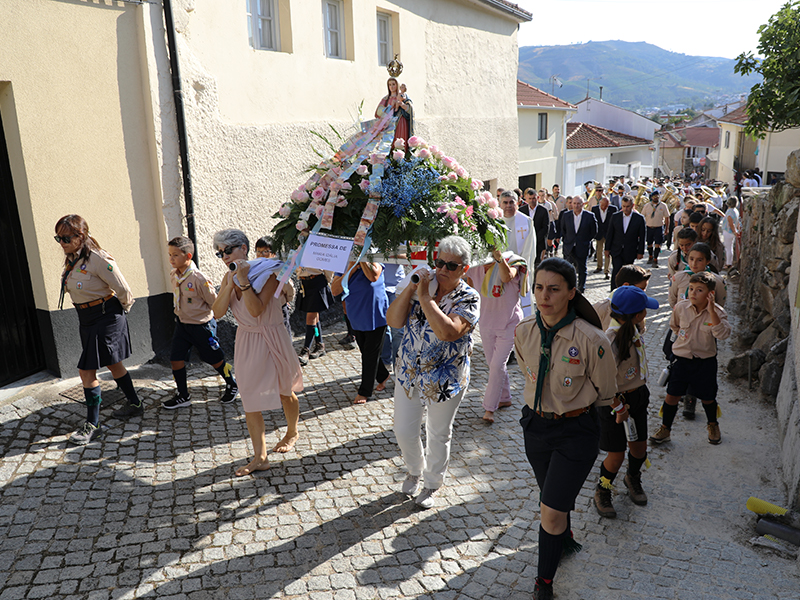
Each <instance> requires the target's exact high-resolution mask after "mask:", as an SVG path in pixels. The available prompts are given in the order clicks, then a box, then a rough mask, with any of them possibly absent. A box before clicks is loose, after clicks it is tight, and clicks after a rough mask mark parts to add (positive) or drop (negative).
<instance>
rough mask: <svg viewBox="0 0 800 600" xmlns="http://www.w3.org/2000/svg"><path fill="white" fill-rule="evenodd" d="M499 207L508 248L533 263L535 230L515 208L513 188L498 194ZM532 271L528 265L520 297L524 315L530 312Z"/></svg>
mask: <svg viewBox="0 0 800 600" xmlns="http://www.w3.org/2000/svg"><path fill="white" fill-rule="evenodd" d="M500 208H502V209H503V220H504V221H505V223H506V227H508V233H507V234H506V236H507V239H508V249H509V250H511V251H512V252H513V253H514V254H518V255H519V256H521V257H522V258H524V259H525V262H526V264H528V265H533V264H534V262H535V261H536V232H535V230H534V227H533V222H532V221H531V219H530V218H529V217H527V216H525V215H523V214H522V213H521V212H519V211H518V210H517V194H516V192H514V191H513V190H506V191H505V192H503V193H502V194H500ZM533 271H534V269H533V268H532V267H531V266H529V267H528V275H527V277H528V278H529V279H528V283H529V285H528V290H529V291H528V295H527V297H525V298H520V305H521V306H522V314H523V315H525V316H526V317H527V316H529V315H530V314H531V294H530V290H531V289H532V288H533Z"/></svg>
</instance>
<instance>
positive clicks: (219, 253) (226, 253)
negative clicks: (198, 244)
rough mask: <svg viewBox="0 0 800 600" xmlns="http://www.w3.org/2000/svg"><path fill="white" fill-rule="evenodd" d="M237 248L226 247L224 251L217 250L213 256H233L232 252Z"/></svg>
mask: <svg viewBox="0 0 800 600" xmlns="http://www.w3.org/2000/svg"><path fill="white" fill-rule="evenodd" d="M238 247H239V246H228V247H227V248H225V249H224V250H217V251H216V252H214V254H216V255H217V258H222V257H223V256H230V255H231V254H233V251H234V250H236V248H238Z"/></svg>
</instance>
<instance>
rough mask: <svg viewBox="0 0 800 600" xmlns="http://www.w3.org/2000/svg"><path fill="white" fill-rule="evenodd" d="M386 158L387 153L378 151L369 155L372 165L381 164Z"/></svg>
mask: <svg viewBox="0 0 800 600" xmlns="http://www.w3.org/2000/svg"><path fill="white" fill-rule="evenodd" d="M385 160H386V155H385V154H382V153H380V152H376V153H373V154H370V155H369V163H370V164H371V165H381V164H383V162H384V161H385Z"/></svg>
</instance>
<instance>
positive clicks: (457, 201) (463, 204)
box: [455, 196, 466, 206]
mask: <svg viewBox="0 0 800 600" xmlns="http://www.w3.org/2000/svg"><path fill="white" fill-rule="evenodd" d="M455 202H456V204H460V205H461V206H466V203H465V202H464V201H463V200H462V199H461V198H460V197H459V196H456V199H455Z"/></svg>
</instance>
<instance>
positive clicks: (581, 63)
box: [518, 41, 760, 110]
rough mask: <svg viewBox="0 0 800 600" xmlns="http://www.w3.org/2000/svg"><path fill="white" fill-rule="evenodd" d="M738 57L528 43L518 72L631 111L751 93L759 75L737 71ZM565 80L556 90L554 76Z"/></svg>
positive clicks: (632, 46) (570, 96)
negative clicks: (743, 73) (601, 93)
mask: <svg viewBox="0 0 800 600" xmlns="http://www.w3.org/2000/svg"><path fill="white" fill-rule="evenodd" d="M735 62H736V61H734V60H732V59H727V58H714V57H709V56H690V55H687V54H678V53H677V52H668V51H667V50H662V49H661V48H659V47H658V46H654V45H652V44H648V43H646V42H620V41H608V42H587V43H586V44H575V45H572V46H524V47H522V48H520V49H519V71H518V77H519V79H521V80H522V81H524V82H526V83H529V84H531V85H533V86H536V87H538V88H540V89H542V90H544V91H546V92H548V93H554V94H555V95H556V96H558V97H559V98H562V99H564V100H566V101H568V102H573V103H575V102H578V101H580V100H583V99H584V98H585V97H586V87H587V79H589V93H590V95H591V96H592V97H593V98H598V97H599V95H600V90H599V86H603V100H605V101H606V102H610V103H611V104H616V105H617V106H622V107H625V108H629V109H632V110H638V109H644V108H649V107H661V108H664V107H668V106H671V105H679V104H684V105H688V106H690V107H693V108H703V107H709V106H710V105H713V104H717V103H721V102H724V101H725V100H726V99H729V98H730V97H731V96H736V95H739V94H743V93H747V92H749V91H750V88H751V87H752V86H753V85H754V84H755V83H756V82H758V81H759V80H760V78H759V77H757V76H750V77H742V76H740V75H737V74H736V73H734V72H733V65H734V64H735ZM553 75H557V76H558V79H559V80H560V81H561V83H562V84H563V87H561V88H559V87H558V84H556V85H555V89H554V90H553V87H552V84H551V80H550V78H551V76H553Z"/></svg>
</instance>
